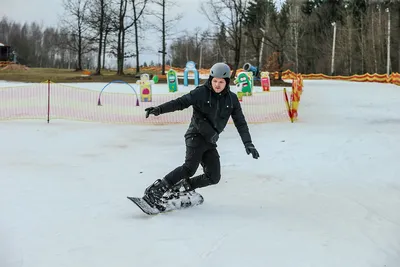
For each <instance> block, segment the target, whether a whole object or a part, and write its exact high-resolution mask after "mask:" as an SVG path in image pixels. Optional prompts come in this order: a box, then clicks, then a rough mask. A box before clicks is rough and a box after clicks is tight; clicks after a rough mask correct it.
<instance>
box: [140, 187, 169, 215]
mask: <svg viewBox="0 0 400 267" xmlns="http://www.w3.org/2000/svg"><path fill="white" fill-rule="evenodd" d="M170 188H171V186H170V184H169V183H168V182H167V181H165V180H164V179H163V180H161V179H157V180H156V181H155V182H154V183H153V184H152V185H150V186H149V187H147V188H146V190H145V191H144V196H143V200H144V201H146V202H147V203H148V204H149V205H150V206H151V207H153V208H157V209H159V210H160V211H164V210H165V206H164V205H163V204H164V203H163V201H162V199H161V198H162V197H163V195H164V193H165V192H167V191H168V190H169V189H170Z"/></svg>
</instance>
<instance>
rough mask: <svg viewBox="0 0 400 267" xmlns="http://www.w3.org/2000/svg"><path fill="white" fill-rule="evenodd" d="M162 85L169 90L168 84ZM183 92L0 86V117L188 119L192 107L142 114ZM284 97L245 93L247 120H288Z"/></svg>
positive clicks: (170, 121) (157, 121)
mask: <svg viewBox="0 0 400 267" xmlns="http://www.w3.org/2000/svg"><path fill="white" fill-rule="evenodd" d="M165 87H166V90H168V89H167V85H165ZM138 93H139V92H138ZM183 94H184V93H182V92H178V93H166V94H154V93H153V95H152V101H151V102H141V101H140V95H138V96H137V95H136V94H135V93H133V92H132V93H113V92H107V91H104V92H102V93H101V94H100V91H96V90H89V89H82V88H76V87H71V86H66V85H62V84H56V83H51V84H45V83H43V84H31V85H27V86H20V87H0V120H12V119H43V120H46V119H50V120H51V119H68V120H81V121H93V122H105V123H126V124H173V123H188V122H189V121H190V118H191V115H192V108H191V107H189V108H188V109H185V110H183V111H176V112H173V113H167V114H162V115H160V116H157V117H154V116H150V117H149V118H147V119H146V118H145V111H144V110H145V108H147V107H150V106H155V105H160V104H162V103H164V102H167V101H169V100H172V99H175V98H177V97H179V96H181V95H183ZM99 98H100V105H98V104H99V103H98V102H99ZM285 99H286V98H285V92H284V91H283V90H279V91H270V92H260V93H253V95H252V96H244V97H243V99H242V102H241V105H242V109H243V112H244V114H245V116H246V119H247V121H248V122H249V123H263V122H277V121H290V119H291V118H290V116H289V113H288V108H287V106H288V103H287V101H285ZM230 123H232V119H230Z"/></svg>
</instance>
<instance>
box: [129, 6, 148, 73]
mask: <svg viewBox="0 0 400 267" xmlns="http://www.w3.org/2000/svg"><path fill="white" fill-rule="evenodd" d="M147 2H148V0H132V9H133V25H134V28H135V50H136V74H137V73H139V72H140V64H139V62H140V60H139V54H140V53H139V21H140V19H141V17H142V15H143V14H144V10H145V8H146V5H147Z"/></svg>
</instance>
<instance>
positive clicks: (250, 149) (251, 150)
mask: <svg viewBox="0 0 400 267" xmlns="http://www.w3.org/2000/svg"><path fill="white" fill-rule="evenodd" d="M244 147H245V148H246V153H247V155H249V154H250V153H251V155H252V156H253V158H254V159H258V158H259V157H260V154H258V151H257V149H256V148H255V147H254V145H253V143H247V144H245V145H244Z"/></svg>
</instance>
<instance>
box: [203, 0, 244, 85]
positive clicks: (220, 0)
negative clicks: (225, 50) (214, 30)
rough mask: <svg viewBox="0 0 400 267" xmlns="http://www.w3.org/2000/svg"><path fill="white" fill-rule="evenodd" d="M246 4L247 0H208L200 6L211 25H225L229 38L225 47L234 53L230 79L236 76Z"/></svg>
mask: <svg viewBox="0 0 400 267" xmlns="http://www.w3.org/2000/svg"><path fill="white" fill-rule="evenodd" d="M247 2H248V1H247V0H209V1H208V2H207V3H206V4H205V5H202V11H203V13H204V14H205V15H206V16H207V18H208V19H209V20H210V21H211V22H212V23H214V24H216V25H225V29H226V33H227V35H228V37H229V39H228V40H227V43H226V45H227V46H228V47H229V49H230V50H231V51H233V52H234V58H233V65H232V66H233V71H232V74H231V77H232V78H233V77H235V75H236V71H237V69H238V68H239V62H240V58H241V55H240V53H241V48H242V40H243V25H244V21H245V16H246V9H247Z"/></svg>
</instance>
